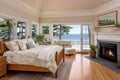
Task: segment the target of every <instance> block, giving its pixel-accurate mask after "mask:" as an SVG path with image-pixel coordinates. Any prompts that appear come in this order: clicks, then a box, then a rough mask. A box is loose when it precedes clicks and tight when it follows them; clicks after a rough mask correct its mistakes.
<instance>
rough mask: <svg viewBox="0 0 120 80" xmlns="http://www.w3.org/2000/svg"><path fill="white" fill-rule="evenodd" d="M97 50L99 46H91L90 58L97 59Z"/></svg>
mask: <svg viewBox="0 0 120 80" xmlns="http://www.w3.org/2000/svg"><path fill="white" fill-rule="evenodd" d="M96 49H97V46H96V45H94V44H91V45H90V57H92V58H95V57H96Z"/></svg>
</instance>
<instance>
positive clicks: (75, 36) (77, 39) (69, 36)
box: [54, 34, 89, 45]
mask: <svg viewBox="0 0 120 80" xmlns="http://www.w3.org/2000/svg"><path fill="white" fill-rule="evenodd" d="M80 39H81V36H80V34H65V35H62V37H61V40H71V41H72V44H74V45H80V44H81V41H80ZM82 39H83V44H84V45H89V35H88V34H83V35H82ZM54 40H59V37H58V36H54Z"/></svg>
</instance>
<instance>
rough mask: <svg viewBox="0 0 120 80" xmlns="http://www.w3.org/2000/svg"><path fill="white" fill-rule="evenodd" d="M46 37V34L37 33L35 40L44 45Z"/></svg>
mask: <svg viewBox="0 0 120 80" xmlns="http://www.w3.org/2000/svg"><path fill="white" fill-rule="evenodd" d="M44 37H45V36H44V35H43V34H39V35H36V36H35V37H34V41H35V42H36V43H38V44H39V45H43V44H45V40H44Z"/></svg>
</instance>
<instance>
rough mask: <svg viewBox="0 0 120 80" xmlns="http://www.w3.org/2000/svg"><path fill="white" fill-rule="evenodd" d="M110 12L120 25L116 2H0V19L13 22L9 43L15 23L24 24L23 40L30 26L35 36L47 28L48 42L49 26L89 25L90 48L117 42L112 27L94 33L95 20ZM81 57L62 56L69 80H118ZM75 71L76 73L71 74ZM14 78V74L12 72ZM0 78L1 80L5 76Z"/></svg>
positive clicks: (117, 31)
mask: <svg viewBox="0 0 120 80" xmlns="http://www.w3.org/2000/svg"><path fill="white" fill-rule="evenodd" d="M113 11H117V16H116V17H117V22H120V19H119V17H120V15H119V11H120V5H119V0H100V1H98V0H89V1H87V0H74V1H73V0H70V1H69V2H68V1H67V0H65V1H63V0H57V1H56V0H53V1H49V0H13V1H12V2H11V1H9V0H0V17H2V18H8V19H11V20H13V25H14V28H15V30H13V35H12V36H13V39H12V40H14V39H16V38H17V30H16V28H17V22H25V23H26V38H27V37H28V36H30V37H31V36H32V31H31V30H32V25H33V24H34V25H36V27H37V29H36V34H39V33H42V31H41V30H42V29H41V25H48V26H49V27H50V28H49V30H50V34H49V37H50V38H51V40H52V36H51V35H52V29H51V27H52V26H53V24H89V25H90V35H91V37H90V41H91V42H90V43H91V44H97V40H102V41H106V40H107V41H109V42H110V41H112V42H113V41H114V42H119V40H120V37H119V34H120V32H119V29H117V28H116V27H109V26H106V27H103V26H100V28H99V31H97V32H96V31H95V30H94V29H95V27H98V26H97V25H98V16H100V15H104V14H107V13H111V12H113ZM51 42H52V41H51ZM97 45H98V44H97ZM84 53H85V52H84ZM87 55H88V54H87ZM84 56H86V54H76V55H71V56H66V57H67V58H66V59H67V60H69V59H71V60H72V61H73V63H72V67H71V70H70V72H68V73H69V80H74V79H75V80H96V78H98V77H99V76H101V78H102V79H109V80H119V75H120V74H116V73H115V72H114V71H111V70H109V69H108V68H107V69H106V67H105V68H104V66H101V65H98V64H96V63H94V62H92V61H90V60H87V59H86V58H84ZM93 65H94V66H93ZM76 69H78V70H76ZM75 70H76V71H77V72H74V71H75ZM107 72H109V73H110V74H107ZM76 73H77V74H76ZM95 73H98V75H95ZM14 74H17V73H16V72H15V73H14V72H13V75H14ZM111 75H113V76H111ZM7 76H8V75H7ZM10 76H11V75H10ZM3 77H4V78H5V76H3ZM8 78H9V76H8V77H6V79H8ZM101 78H100V80H101Z"/></svg>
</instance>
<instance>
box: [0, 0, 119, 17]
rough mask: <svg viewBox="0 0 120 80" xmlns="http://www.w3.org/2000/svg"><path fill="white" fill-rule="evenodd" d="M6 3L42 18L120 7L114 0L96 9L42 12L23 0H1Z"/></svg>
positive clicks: (85, 14) (81, 14) (90, 14)
mask: <svg viewBox="0 0 120 80" xmlns="http://www.w3.org/2000/svg"><path fill="white" fill-rule="evenodd" d="M0 1H2V2H4V3H6V4H9V5H11V6H14V7H16V8H18V9H20V10H23V11H24V12H27V13H29V14H31V15H34V16H37V17H41V18H47V17H79V16H94V15H98V14H100V13H102V12H104V11H109V10H112V9H115V8H117V7H120V0H112V1H110V2H108V3H106V4H103V5H101V6H99V7H97V8H95V9H91V10H81V11H79V10H76V11H56V12H41V13H40V11H38V10H36V9H34V8H32V7H31V6H29V5H28V4H26V3H25V2H23V1H22V0H12V1H11V0H0Z"/></svg>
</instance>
